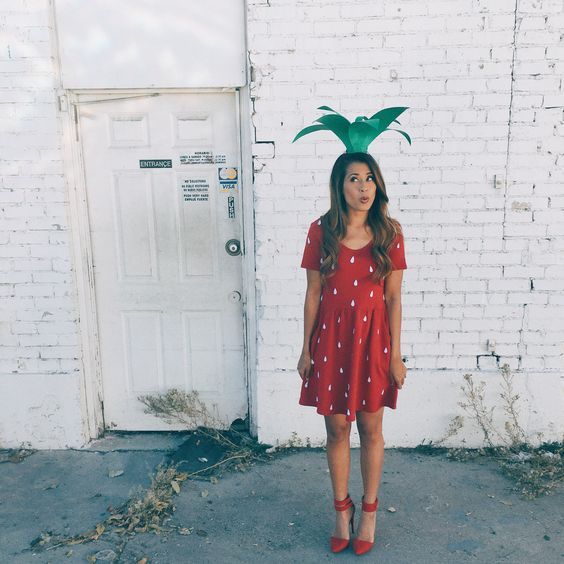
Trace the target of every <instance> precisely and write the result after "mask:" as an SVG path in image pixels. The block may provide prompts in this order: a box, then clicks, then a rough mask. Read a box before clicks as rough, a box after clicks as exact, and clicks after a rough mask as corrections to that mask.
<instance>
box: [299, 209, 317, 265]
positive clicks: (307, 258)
mask: <svg viewBox="0 0 564 564" xmlns="http://www.w3.org/2000/svg"><path fill="white" fill-rule="evenodd" d="M321 233H322V232H321V223H320V221H317V220H316V221H314V222H313V223H312V224H311V225H310V226H309V231H308V233H307V237H306V242H305V246H304V254H303V257H302V264H301V267H302V268H309V269H311V270H320V268H321V262H322V261H321Z"/></svg>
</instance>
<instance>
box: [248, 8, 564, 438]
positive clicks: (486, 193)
mask: <svg viewBox="0 0 564 564" xmlns="http://www.w3.org/2000/svg"><path fill="white" fill-rule="evenodd" d="M515 5H516V3H515V1H514V0H506V1H505V0H504V1H500V0H459V1H458V0H457V1H455V0H449V1H431V2H419V1H405V2H401V3H398V2H393V1H391V0H384V1H382V2H377V3H375V2H366V1H358V2H354V3H352V2H349V1H345V0H330V1H327V2H323V6H320V5H319V3H318V2H315V1H313V0H310V1H307V0H302V1H297V0H270V1H269V2H259V1H253V0H249V1H248V8H249V9H248V26H249V29H248V35H249V49H250V61H251V64H252V67H253V73H252V77H253V83H252V90H251V91H252V98H253V103H254V113H253V115H252V121H253V124H254V129H255V134H256V139H255V141H256V142H265V141H269V142H272V143H274V145H275V155H276V157H275V158H274V159H272V158H269V157H265V155H263V154H260V153H256V154H255V159H254V160H255V171H256V173H255V179H256V182H255V201H256V217H255V219H256V230H257V239H258V244H257V278H258V282H257V291H258V303H259V307H258V327H259V339H258V340H259V347H258V404H259V405H258V427H259V436H260V437H261V438H262V439H263V440H265V441H272V442H275V441H276V440H277V439H280V440H284V439H285V438H288V437H289V436H290V434H291V433H292V432H293V431H296V432H297V433H298V434H299V435H301V436H302V437H304V438H305V437H306V436H309V437H310V438H312V437H313V438H314V439H315V440H320V441H321V440H322V439H323V435H324V432H323V429H322V424H321V418H320V417H319V416H317V415H316V414H314V410H313V409H312V408H304V407H300V406H298V405H297V399H298V394H299V377H298V375H297V372H296V370H295V367H296V364H297V360H298V356H299V353H300V350H301V344H302V327H303V326H302V319H303V309H302V307H303V297H304V290H305V273H304V272H303V271H302V270H301V269H300V268H299V262H300V258H301V253H302V250H303V242H304V237H305V233H306V230H307V227H308V225H309V223H310V222H311V221H312V220H313V219H314V218H315V217H316V216H317V215H318V214H320V213H323V212H324V211H326V209H327V208H328V188H327V184H328V176H329V172H330V168H331V165H332V163H333V161H334V159H335V158H336V157H337V156H338V154H339V153H340V152H341V151H342V145H341V143H340V142H338V141H335V140H334V138H333V136H332V135H331V134H328V133H327V134H326V133H316V134H315V136H313V135H312V136H309V137H306V138H304V139H302V140H300V141H299V142H298V143H296V144H294V145H292V144H291V143H290V141H291V139H292V138H293V136H294V135H295V133H297V131H298V130H299V129H300V128H301V127H303V126H304V125H307V124H310V123H311V122H312V121H313V120H314V119H315V118H316V117H318V116H319V115H320V112H319V111H317V110H316V107H317V106H319V105H321V104H326V105H329V106H331V107H333V108H335V109H337V110H338V111H341V112H343V113H344V114H345V115H347V116H348V117H355V116H356V115H359V114H366V112H369V111H375V110H378V109H380V108H382V107H385V106H392V105H393V106H395V105H406V106H409V107H410V109H409V110H408V111H407V112H406V113H405V114H403V115H402V116H401V118H400V121H401V124H402V129H405V130H406V131H408V132H409V133H410V135H411V137H412V139H413V145H412V146H409V145H408V144H407V143H406V142H405V141H404V140H403V138H401V137H400V136H399V135H397V134H391V133H390V134H384V135H383V136H381V137H380V138H379V139H378V140H377V141H376V142H375V143H374V144H373V145H371V147H370V151H371V152H372V154H373V155H374V156H375V157H376V158H377V160H378V161H379V163H380V165H381V167H382V171H383V174H384V178H385V180H386V184H387V188H388V194H389V196H390V200H391V201H390V209H391V213H392V215H393V216H394V217H396V218H397V219H399V220H400V222H401V223H402V225H403V227H404V230H405V235H406V249H407V262H408V270H407V271H406V272H405V275H404V287H403V288H404V299H403V302H404V309H403V325H402V327H403V331H402V353H403V354H404V355H405V356H407V357H408V361H407V365H408V368H409V369H410V371H411V374H412V376H411V378H410V382H411V384H410V385H409V386H408V387H407V388H406V389H405V390H403V391H402V392H400V399H399V409H398V410H397V412H392V413H390V415H389V416H388V417H389V418H390V420H391V421H392V423H391V424H390V428H391V429H390V431H389V437H390V439H389V440H388V443H387V444H401V445H409V444H417V443H418V442H420V441H421V440H423V439H427V440H429V439H433V440H437V439H438V438H439V437H440V436H441V435H442V433H443V432H444V430H445V429H446V425H447V424H448V420H449V417H452V416H453V415H455V414H457V413H459V408H458V407H457V405H456V402H457V401H458V400H460V390H459V387H460V385H461V383H462V381H463V380H462V375H463V374H464V373H465V372H468V371H469V372H472V373H473V374H474V375H475V376H476V377H477V378H485V379H489V381H490V382H491V383H492V384H491V385H492V386H495V385H496V384H495V383H496V382H497V380H498V374H499V370H498V367H499V366H501V365H502V364H503V363H505V362H507V363H508V364H509V365H510V366H511V367H512V368H513V369H514V371H515V378H516V381H517V385H518V386H519V387H522V388H523V390H524V393H523V400H522V401H523V402H525V409H524V412H523V424H524V425H525V426H527V427H528V430H529V431H530V432H533V431H542V432H544V433H545V438H546V437H551V438H555V439H559V438H561V432H562V428H563V427H562V424H563V421H562V416H561V415H560V413H559V410H558V408H556V409H553V410H552V411H551V410H550V409H549V407H550V406H551V405H552V407H553V408H555V406H556V404H555V403H554V402H552V404H551V403H550V401H549V400H550V397H554V396H555V395H558V393H560V392H561V390H562V388H561V384H560V383H559V379H560V377H561V372H562V354H563V348H562V342H563V337H564V327H563V326H562V323H561V322H559V319H561V318H562V317H563V316H564V306H563V303H564V300H563V299H562V294H561V288H562V283H563V278H564V272H563V267H562V263H563V261H562V257H563V254H562V250H563V246H564V243H563V242H562V241H563V238H562V237H558V236H559V235H562V234H563V231H564V211H563V198H562V195H561V194H562V181H563V177H564V175H563V173H562V172H561V170H562V166H561V165H562V164H563V163H562V154H563V152H564V151H563V149H564V136H563V132H564V122H563V108H564V92H563V88H562V76H564V72H563V71H564V64H563V63H562V60H564V57H563V55H564V44H563V43H562V40H561V36H562V29H563V27H564V3H563V1H562V0H535V1H532V0H528V1H523V0H522V1H520V2H519V3H518V6H519V9H518V10H519V11H518V13H515ZM550 106H556V107H554V108H550ZM558 165H560V166H558ZM558 290H560V292H559V291H558ZM489 341H490V342H491V341H495V348H494V350H493V351H491V350H489V349H488V342H489ZM533 382H537V384H533ZM538 382H542V386H539V385H538ZM437 383H440V385H439V386H437ZM437 390H438V392H437ZM437 393H439V394H440V396H441V397H436V394H437ZM494 399H495V398H494ZM281 405H283V406H284V407H283V408H281V407H280V406H281ZM545 405H546V406H547V407H548V409H545ZM541 406H542V407H541ZM541 411H542V412H543V414H542V415H539V413H540V412H541ZM273 412H274V413H275V417H273ZM464 438H465V439H466V440H467V443H468V444H469V443H472V442H474V443H477V442H478V439H479V435H478V434H476V432H475V429H474V433H473V432H472V429H469V430H468V431H466V436H464Z"/></svg>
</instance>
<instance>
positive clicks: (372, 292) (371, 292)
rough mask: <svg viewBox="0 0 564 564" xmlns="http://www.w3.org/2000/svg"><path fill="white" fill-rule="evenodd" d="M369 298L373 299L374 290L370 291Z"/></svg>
mask: <svg viewBox="0 0 564 564" xmlns="http://www.w3.org/2000/svg"><path fill="white" fill-rule="evenodd" d="M370 297H371V298H373V297H374V290H370Z"/></svg>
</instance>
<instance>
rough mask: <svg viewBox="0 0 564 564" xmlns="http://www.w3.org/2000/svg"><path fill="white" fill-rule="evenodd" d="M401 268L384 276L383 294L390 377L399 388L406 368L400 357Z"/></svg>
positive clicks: (403, 379)
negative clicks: (387, 321)
mask: <svg viewBox="0 0 564 564" xmlns="http://www.w3.org/2000/svg"><path fill="white" fill-rule="evenodd" d="M402 279H403V270H392V272H390V274H388V276H386V279H385V283H384V296H385V298H386V309H387V311H388V320H389V325H390V343H391V346H390V378H391V380H392V382H393V383H394V384H395V385H396V386H397V387H398V388H399V389H401V388H402V386H403V383H404V381H405V375H406V372H407V368H406V366H405V364H404V363H403V361H402V359H401V317H402V307H401V283H402Z"/></svg>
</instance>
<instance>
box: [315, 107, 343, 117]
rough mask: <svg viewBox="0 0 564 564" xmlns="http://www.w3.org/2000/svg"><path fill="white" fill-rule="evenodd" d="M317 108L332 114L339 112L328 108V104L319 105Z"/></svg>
mask: <svg viewBox="0 0 564 564" xmlns="http://www.w3.org/2000/svg"><path fill="white" fill-rule="evenodd" d="M317 109H318V110H326V111H328V112H333V113H334V114H338V115H341V114H339V112H336V111H335V110H334V109H333V108H330V107H329V106H319V108H317Z"/></svg>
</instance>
